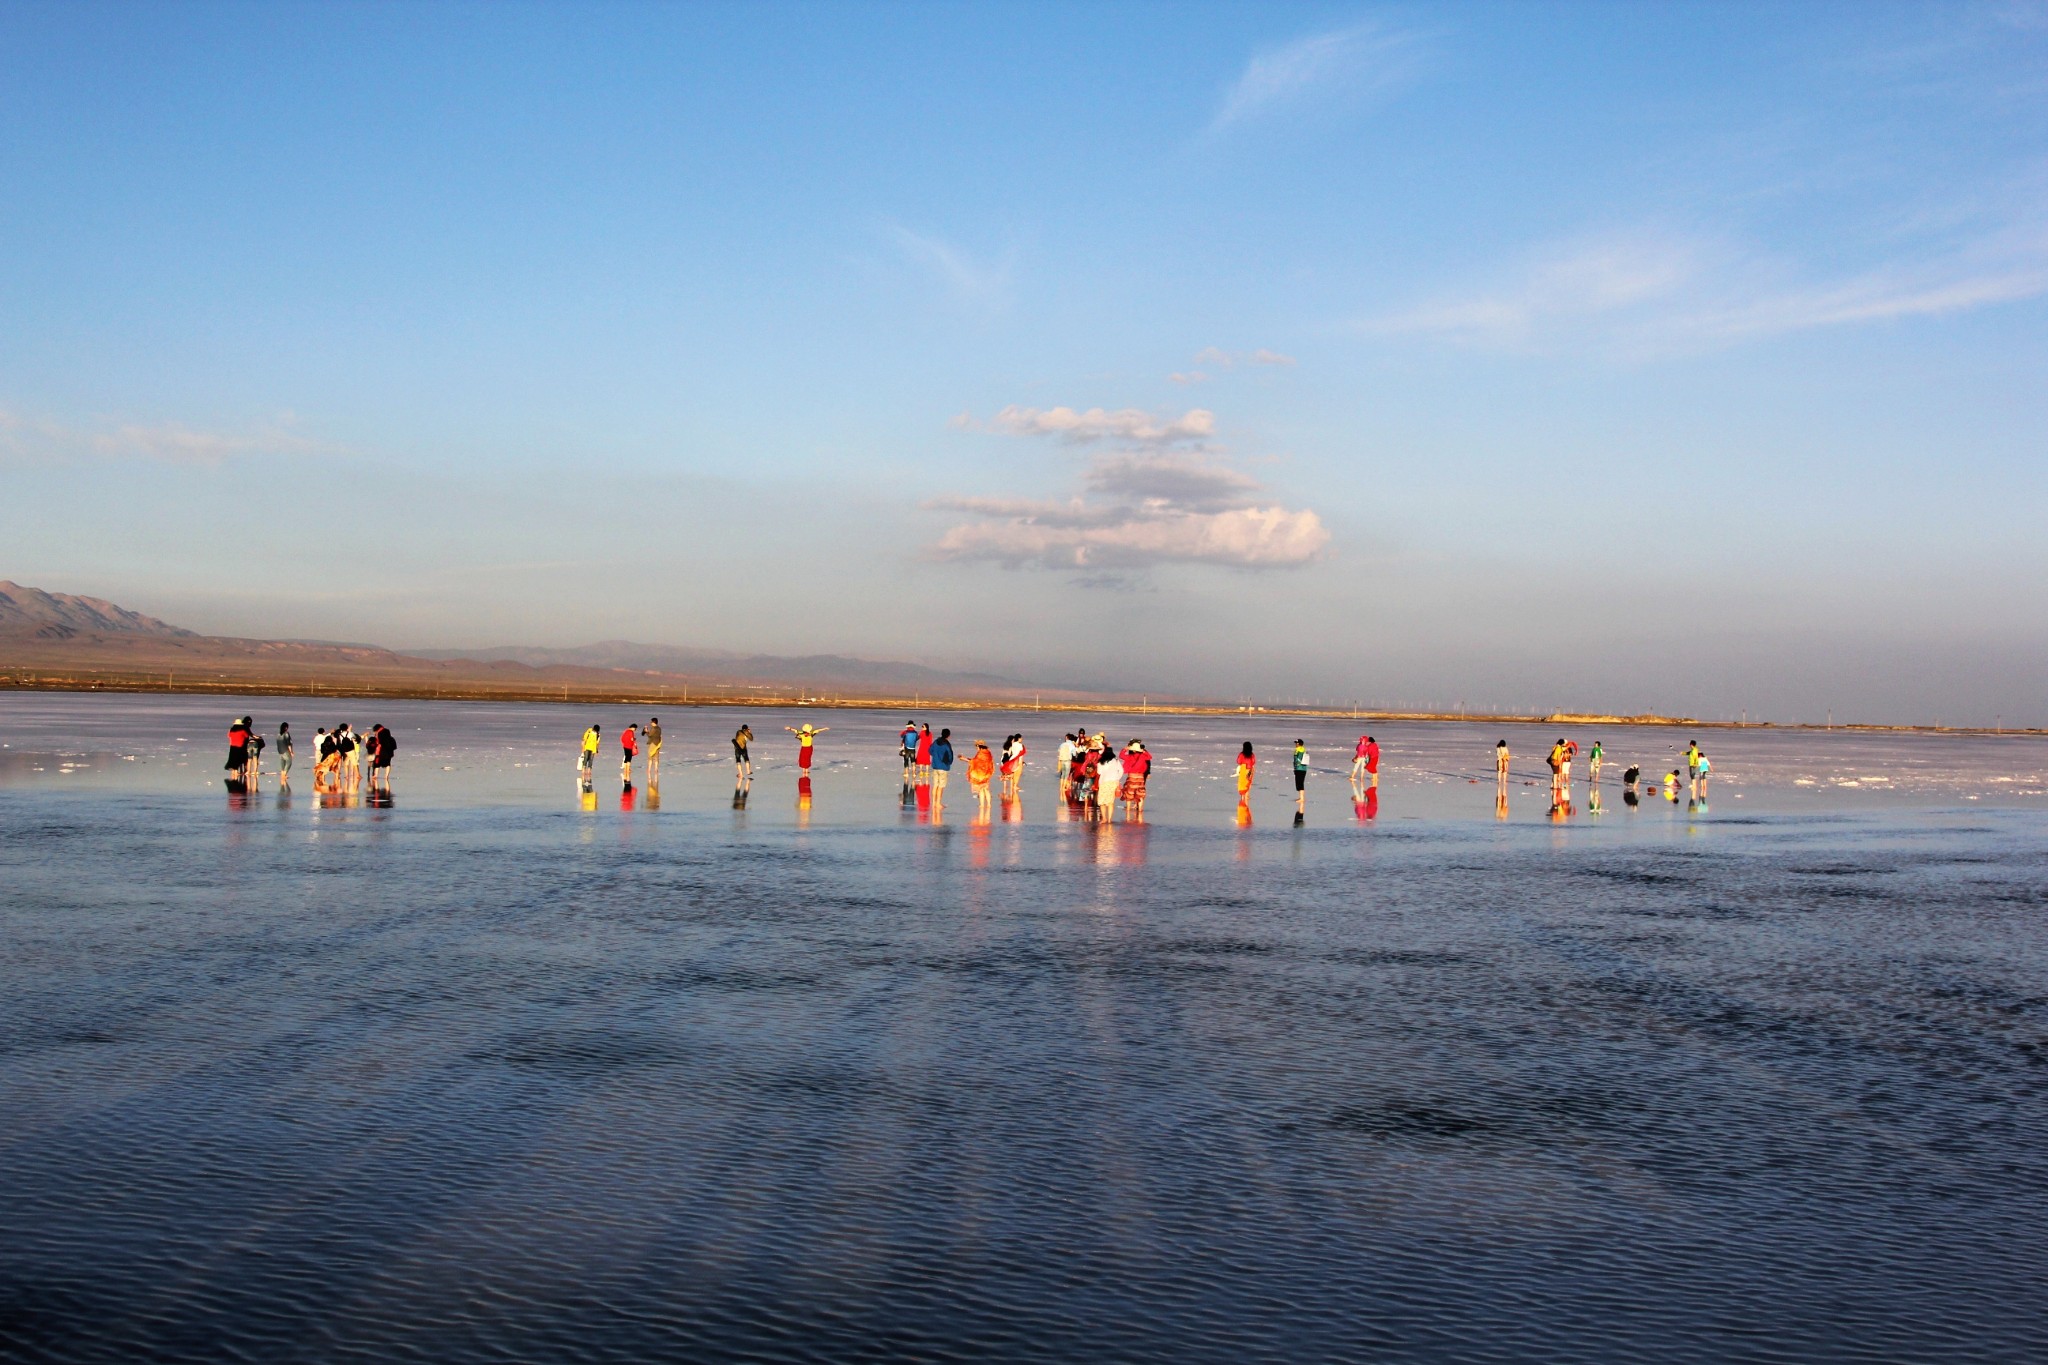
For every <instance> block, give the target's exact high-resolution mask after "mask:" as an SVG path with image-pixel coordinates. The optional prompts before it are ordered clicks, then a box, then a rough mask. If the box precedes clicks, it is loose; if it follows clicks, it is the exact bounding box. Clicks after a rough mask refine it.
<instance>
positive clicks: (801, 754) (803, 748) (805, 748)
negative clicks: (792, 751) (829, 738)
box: [782, 725, 832, 777]
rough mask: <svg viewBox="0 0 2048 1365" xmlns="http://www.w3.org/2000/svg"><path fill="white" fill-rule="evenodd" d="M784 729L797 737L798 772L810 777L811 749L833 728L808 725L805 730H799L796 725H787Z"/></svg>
mask: <svg viewBox="0 0 2048 1365" xmlns="http://www.w3.org/2000/svg"><path fill="white" fill-rule="evenodd" d="M782 728H783V729H785V730H787V731H789V732H790V733H791V734H793V735H795V736H796V766H797V771H798V772H799V773H802V774H803V775H804V776H807V777H808V776H809V775H810V771H811V747H812V746H813V745H814V744H816V743H817V739H818V736H819V735H822V734H824V733H825V732H826V731H827V730H829V729H831V728H832V727H831V726H829V725H806V726H804V728H803V729H801V730H799V729H797V728H796V727H795V726H794V725H785V726H783V727H782Z"/></svg>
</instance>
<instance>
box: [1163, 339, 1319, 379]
mask: <svg viewBox="0 0 2048 1365" xmlns="http://www.w3.org/2000/svg"><path fill="white" fill-rule="evenodd" d="M1299 363H1300V362H1299V361H1297V360H1296V359H1295V358H1294V357H1293V356H1291V355H1282V354H1281V353H1280V352H1278V351H1274V350H1268V349H1267V348H1266V347H1264V346H1261V347H1259V348H1258V349H1257V350H1255V351H1226V350H1224V349H1223V348H1222V347H1220V346H1204V347H1203V348H1202V349H1201V350H1199V351H1197V352H1195V364H1197V365H1207V366H1209V367H1210V368H1211V369H1217V370H1234V369H1236V368H1237V367H1238V366H1239V365H1297V364H1299ZM1167 377H1168V378H1169V379H1171V380H1173V381H1174V382H1175V383H1176V384H1185V383H1188V382H1189V381H1190V380H1191V379H1192V380H1203V379H1207V378H1208V377H1209V376H1208V375H1207V374H1205V373H1203V372H1202V371H1201V370H1195V371H1194V372H1193V373H1192V374H1191V375H1182V374H1173V375H1168V376H1167Z"/></svg>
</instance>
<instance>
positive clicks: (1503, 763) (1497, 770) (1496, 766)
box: [1493, 740, 1508, 791]
mask: <svg viewBox="0 0 2048 1365" xmlns="http://www.w3.org/2000/svg"><path fill="white" fill-rule="evenodd" d="M1493 785H1494V786H1496V787H1499V788H1500V789H1501V790H1502V791H1506V790H1507V785H1508V742H1507V741H1506V740H1502V741H1501V742H1500V743H1498V744H1496V745H1494V746H1493Z"/></svg>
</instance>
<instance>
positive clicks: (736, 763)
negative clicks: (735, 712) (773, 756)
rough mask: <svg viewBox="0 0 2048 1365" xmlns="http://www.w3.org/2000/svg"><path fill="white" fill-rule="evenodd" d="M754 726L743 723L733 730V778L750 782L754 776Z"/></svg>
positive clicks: (737, 780)
mask: <svg viewBox="0 0 2048 1365" xmlns="http://www.w3.org/2000/svg"><path fill="white" fill-rule="evenodd" d="M753 743H754V727H753V726H751V725H742V726H741V727H740V728H739V729H737V730H735V731H733V732H732V780H733V781H735V782H750V781H752V780H753V777H754V760H753V757H752V755H753V749H752V745H753Z"/></svg>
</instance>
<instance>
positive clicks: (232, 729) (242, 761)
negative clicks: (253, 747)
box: [221, 717, 249, 777]
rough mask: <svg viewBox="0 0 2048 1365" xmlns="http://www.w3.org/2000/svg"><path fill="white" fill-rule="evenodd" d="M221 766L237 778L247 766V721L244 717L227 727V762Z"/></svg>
mask: <svg viewBox="0 0 2048 1365" xmlns="http://www.w3.org/2000/svg"><path fill="white" fill-rule="evenodd" d="M221 766H222V768H223V769H224V770H225V771H227V772H231V773H233V774H235V775H236V776H237V777H240V776H241V775H242V770H243V769H244V768H246V767H248V766H249V721H248V719H247V718H246V717H244V718H243V719H240V720H237V721H235V722H234V723H233V724H231V725H230V726H228V761H227V762H226V763H224V764H222V765H221Z"/></svg>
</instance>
